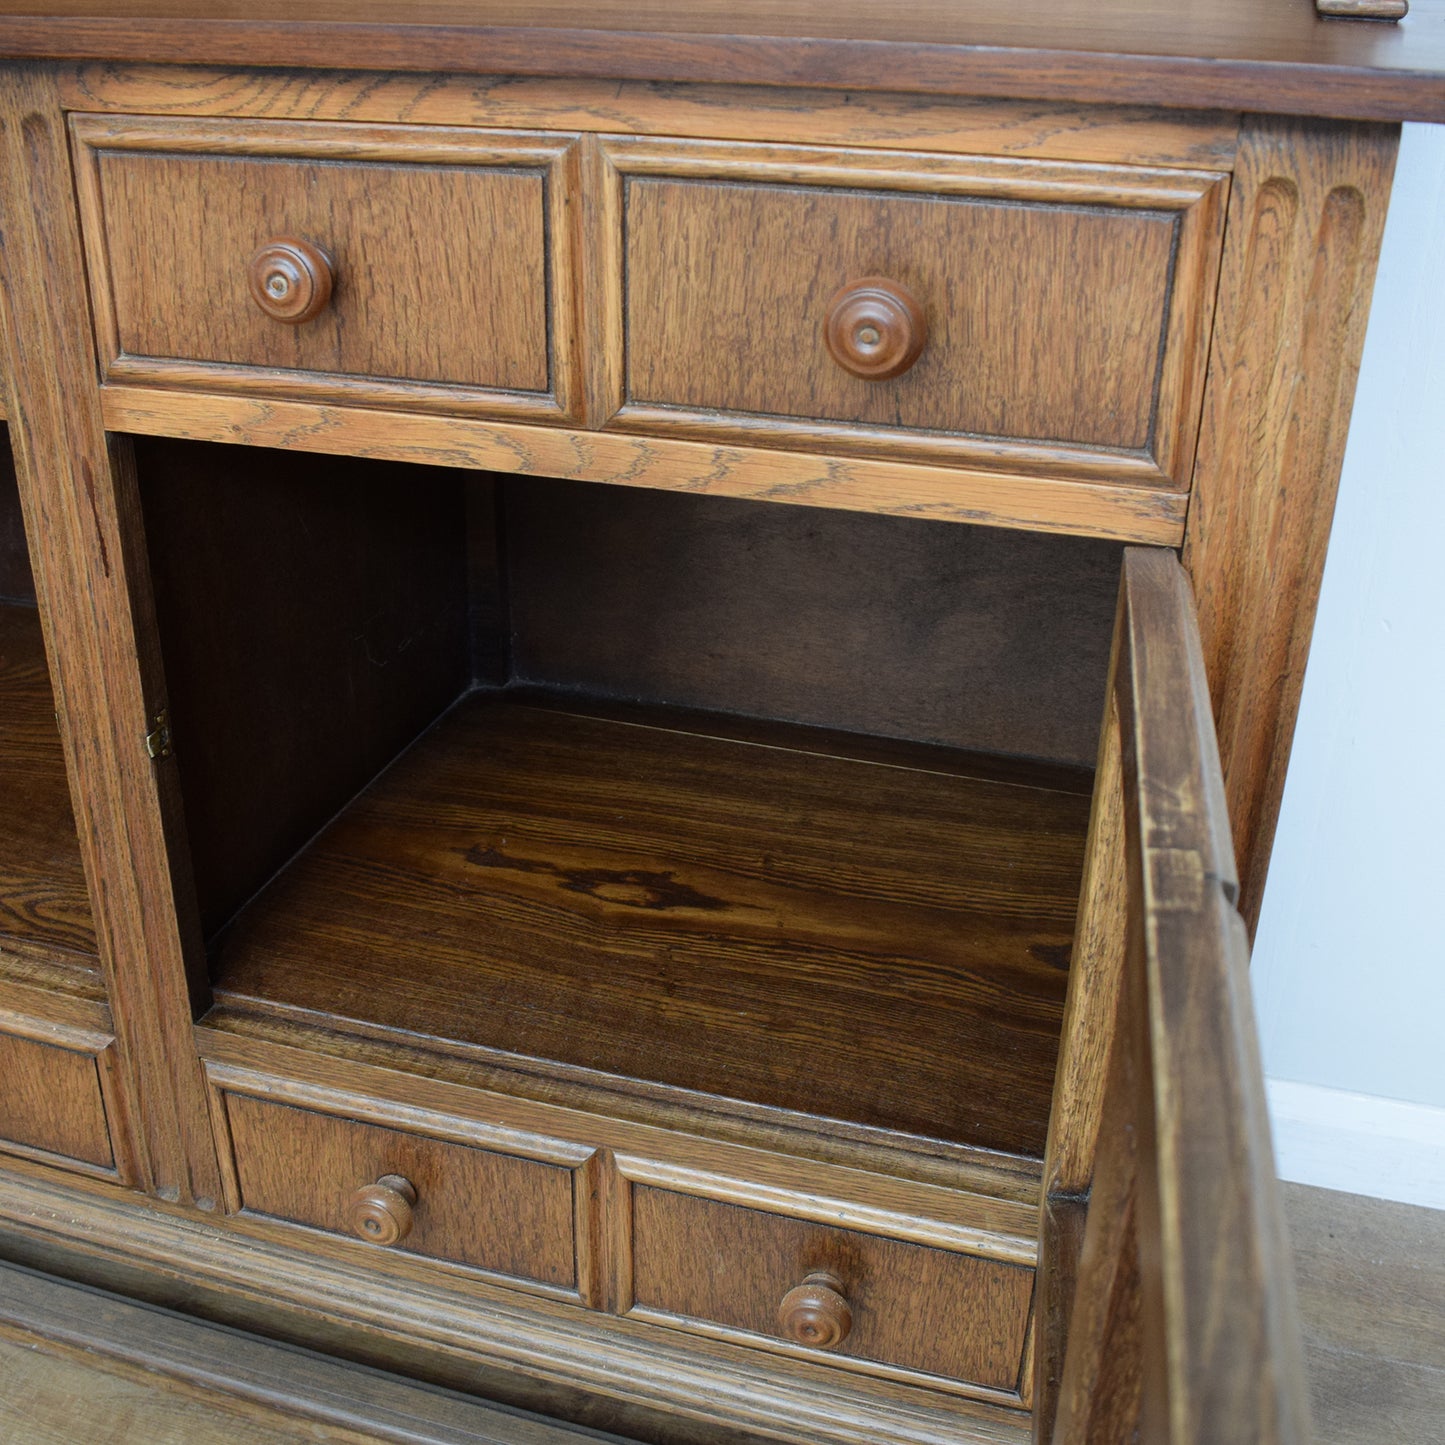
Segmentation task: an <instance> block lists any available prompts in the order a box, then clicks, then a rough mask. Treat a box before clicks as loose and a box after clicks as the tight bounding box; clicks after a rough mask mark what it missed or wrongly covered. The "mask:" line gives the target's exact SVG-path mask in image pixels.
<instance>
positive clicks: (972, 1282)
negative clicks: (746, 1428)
mask: <svg viewBox="0 0 1445 1445" xmlns="http://www.w3.org/2000/svg"><path fill="white" fill-rule="evenodd" d="M632 1199H633V1259H632V1270H633V1280H632V1295H633V1312H634V1313H635V1314H639V1315H641V1316H644V1317H659V1316H661V1317H666V1318H667V1321H668V1322H670V1323H686V1322H696V1323H698V1324H700V1325H702V1326H704V1327H707V1326H721V1327H723V1330H724V1331H725V1332H726V1331H738V1332H742V1333H745V1334H747V1335H750V1336H755V1337H756V1336H762V1337H765V1338H767V1339H769V1340H771V1341H774V1342H777V1343H787V1341H786V1339H785V1337H784V1335H783V1332H782V1329H781V1326H780V1323H779V1308H780V1306H781V1304H782V1301H783V1298H784V1296H785V1295H787V1294H788V1293H789V1291H790V1290H793V1289H794V1288H796V1287H797V1286H799V1285H800V1284H801V1283H802V1282H803V1281H804V1280H805V1278H806V1277H807V1276H808V1275H809V1274H811V1273H814V1272H826V1273H828V1274H831V1275H832V1276H834V1278H835V1279H836V1280H837V1281H838V1284H839V1288H840V1292H841V1293H842V1294H843V1296H844V1298H845V1299H846V1300H847V1303H848V1306H849V1307H850V1309H851V1315H852V1321H851V1328H850V1329H849V1331H848V1333H847V1335H846V1337H845V1338H844V1339H843V1340H842V1342H841V1344H839V1345H838V1346H837V1347H836V1349H834V1350H833V1351H831V1353H828V1354H823V1353H821V1352H819V1353H818V1358H820V1359H828V1358H835V1357H843V1358H847V1359H850V1360H854V1361H871V1362H875V1363H877V1364H881V1365H888V1366H894V1367H897V1368H899V1369H903V1370H907V1371H916V1372H919V1373H921V1374H926V1375H933V1376H941V1377H944V1378H946V1379H950V1380H960V1381H964V1382H966V1383H969V1384H974V1385H981V1386H984V1387H987V1388H990V1389H995V1390H1001V1391H1013V1390H1016V1389H1017V1388H1018V1384H1019V1371H1020V1367H1021V1362H1022V1357H1023V1350H1024V1342H1025V1336H1026V1333H1027V1329H1028V1316H1029V1302H1030V1299H1031V1296H1032V1293H1033V1271H1032V1270H1031V1269H1028V1268H1025V1267H1023V1266H1021V1265H1013V1264H1005V1263H1001V1262H999V1261H997V1260H989V1259H981V1258H978V1257H976V1256H974V1255H968V1254H960V1253H955V1252H953V1251H951V1250H944V1249H937V1248H933V1247H931V1246H928V1245H921V1244H913V1243H909V1242H906V1241H904V1240H896V1239H888V1238H885V1237H883V1236H881V1235H875V1234H865V1233H863V1232H861V1231H859V1230H850V1229H835V1228H832V1227H830V1226H828V1225H824V1224H817V1223H813V1222H810V1221H808V1220H802V1219H793V1218H790V1217H789V1216H786V1215H781V1214H772V1213H767V1212H764V1211H762V1210H757V1209H751V1208H747V1207H744V1206H742V1205H736V1204H725V1203H720V1202H718V1201H715V1200H710V1199H700V1198H697V1197H695V1196H692V1195H685V1194H678V1193H674V1192H673V1191H671V1190H667V1189H659V1188H654V1187H652V1186H650V1185H642V1184H635V1185H633V1188H632ZM810 1353H812V1352H811V1351H810Z"/></svg>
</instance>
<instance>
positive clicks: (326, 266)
mask: <svg viewBox="0 0 1445 1445" xmlns="http://www.w3.org/2000/svg"><path fill="white" fill-rule="evenodd" d="M246 274H247V280H248V281H249V283H250V287H251V299H252V300H253V301H255V303H256V305H257V306H259V307H260V308H261V310H262V311H264V312H265V313H266V315H267V316H269V317H271V318H272V319H273V320H275V321H285V322H286V323H287V324H288V325H292V326H298V325H300V323H301V322H303V321H310V320H311V318H312V317H313V316H319V315H320V314H321V312H322V311H324V310H325V309H326V303H327V302H328V301H330V300H331V283H332V275H331V259H330V257H329V256H327V254H326V253H325V252H324V251H322V250H321V249H320V248H319V247H317V246H313V245H312V244H311V242H310V241H298V240H297V239H296V238H295V237H294V236H279V237H278V238H277V239H276V240H274V241H268V242H267V243H266V244H265V245H264V246H262V247H261V249H260V250H259V251H257V252H256V254H255V255H254V256H252V257H251V264H250V266H249V267H248V268H247V273H246Z"/></svg>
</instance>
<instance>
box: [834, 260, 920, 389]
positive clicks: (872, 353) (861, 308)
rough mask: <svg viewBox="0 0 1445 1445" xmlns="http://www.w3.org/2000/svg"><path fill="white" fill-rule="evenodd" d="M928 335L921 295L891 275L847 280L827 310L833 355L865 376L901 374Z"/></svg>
mask: <svg viewBox="0 0 1445 1445" xmlns="http://www.w3.org/2000/svg"><path fill="white" fill-rule="evenodd" d="M927 341H928V316H927V314H926V313H925V312H924V310H923V307H921V306H920V305H919V304H918V298H917V297H916V296H914V295H913V293H912V292H911V291H909V290H908V289H907V288H906V287H903V286H900V285H899V284H898V283H897V282H896V281H890V280H889V279H888V278H887V277H886V276H865V277H863V279H862V280H860V281H850V282H848V283H847V284H845V285H844V286H843V288H842V289H841V290H840V291H839V292H838V293H837V294H836V295H835V296H834V297H833V299H832V300H831V301H830V302H829V303H828V309H827V311H826V312H825V313H824V315H823V344H824V345H825V346H827V348H828V355H829V356H831V357H832V358H833V360H834V361H836V362H837V363H838V365H839V366H841V367H842V368H843V370H844V371H847V372H851V373H852V374H853V375H854V376H858V377H862V378H863V380H865V381H891V380H892V379H893V378H894V377H895V376H902V375H903V373H904V372H905V371H907V370H908V369H909V367H911V366H912V365H913V363H914V362H915V361H917V360H918V357H919V353H920V352H922V350H923V348H924V346H925V344H926V343H927Z"/></svg>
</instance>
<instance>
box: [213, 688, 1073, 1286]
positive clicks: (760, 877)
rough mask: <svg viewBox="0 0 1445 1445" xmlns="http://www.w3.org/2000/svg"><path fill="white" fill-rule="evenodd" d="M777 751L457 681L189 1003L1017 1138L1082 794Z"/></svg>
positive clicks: (1047, 1017) (1043, 1049)
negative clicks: (509, 699) (204, 992)
mask: <svg viewBox="0 0 1445 1445" xmlns="http://www.w3.org/2000/svg"><path fill="white" fill-rule="evenodd" d="M796 747H797V749H799V750H797V751H793V750H785V749H782V748H778V747H775V746H756V745H754V746H749V745H747V744H742V743H735V742H730V741H726V740H719V739H710V738H707V737H705V736H700V735H697V734H690V733H683V732H674V731H669V730H668V729H667V728H666V726H662V727H654V728H647V727H640V726H629V725H625V724H619V723H612V722H606V721H599V720H594V719H590V718H588V717H587V716H585V715H577V714H568V713H563V712H556V711H544V710H538V709H530V708H523V707H518V706H515V705H510V704H508V703H506V702H505V701H498V700H495V699H493V698H490V697H488V696H486V695H478V696H476V697H474V698H471V699H468V700H466V701H464V702H463V703H462V704H460V705H459V706H458V707H457V708H456V709H455V710H454V711H453V712H452V713H451V714H449V715H448V716H447V718H446V719H444V720H443V722H442V723H440V724H439V725H438V726H437V727H436V728H435V729H433V730H432V731H431V732H430V733H428V734H427V736H426V737H425V738H424V739H423V740H422V741H421V742H420V743H419V744H418V746H417V747H416V748H414V749H413V750H412V751H411V752H410V753H408V754H407V755H406V756H405V757H403V758H402V759H401V760H400V761H399V762H398V763H397V764H396V765H394V766H393V767H392V768H391V769H390V771H388V772H387V773H386V774H385V775H384V776H383V777H382V778H381V779H380V780H379V782H378V783H377V784H376V785H374V786H373V787H372V788H371V789H370V790H369V791H368V792H367V793H366V794H364V795H363V796H362V797H361V798H360V799H358V801H357V802H356V803H355V804H353V805H352V806H351V807H350V808H349V809H348V810H347V811H346V813H345V814H343V816H342V817H341V818H340V819H339V820H338V821H337V822H336V823H335V824H334V825H333V826H332V827H331V828H330V829H328V830H327V832H326V833H325V834H323V835H322V837H321V838H320V839H319V840H318V841H317V843H316V844H315V845H313V846H312V847H311V848H310V849H308V850H307V852H306V853H305V854H304V855H302V857H301V858H300V859H298V860H297V861H296V862H295V863H294V864H292V866H291V867H290V868H288V869H287V870H286V871H285V873H283V874H282V875H281V877H280V878H278V879H277V880H276V882H275V883H274V884H273V885H272V886H271V887H270V888H269V889H268V890H267V891H266V893H265V894H263V895H262V896H261V897H260V898H259V899H258V900H257V901H256V902H255V903H253V904H252V905H251V906H250V907H249V908H248V909H247V910H246V912H245V913H243V914H242V915H241V917H240V919H239V920H238V922H237V924H236V926H235V928H234V929H233V930H232V931H231V932H230V933H229V934H228V936H227V937H226V938H225V939H224V940H223V942H222V945H221V947H220V950H219V953H218V956H217V960H216V969H217V981H216V996H217V999H218V1001H222V1002H226V1003H229V1004H232V1005H235V1006H242V1005H244V1006H245V1007H248V1008H251V1009H256V1010H263V1011H275V1012H279V1013H281V1014H282V1015H283V1016H284V1015H285V1014H287V1013H288V1012H290V1013H294V1012H295V1011H297V1010H305V1011H310V1012H311V1013H312V1014H314V1015H315V1016H316V1017H317V1018H318V1020H320V1019H324V1018H325V1017H327V1016H335V1017H336V1018H337V1019H339V1020H357V1021H362V1022H364V1023H367V1024H369V1025H372V1026H376V1027H380V1028H382V1029H387V1030H393V1031H395V1030H406V1031H408V1032H409V1033H410V1034H411V1035H413V1036H420V1035H427V1034H432V1035H437V1036H439V1037H442V1038H446V1039H451V1040H456V1041H459V1042H462V1043H466V1044H471V1045H475V1046H477V1047H480V1048H484V1049H490V1050H504V1051H506V1053H507V1055H508V1056H510V1057H512V1058H513V1059H514V1060H515V1062H516V1066H518V1067H530V1068H533V1069H536V1068H539V1067H540V1068H543V1069H545V1068H546V1061H547V1060H556V1061H560V1062H562V1063H566V1064H572V1065H579V1066H582V1067H585V1068H588V1069H593V1070H600V1071H603V1072H604V1073H607V1074H612V1075H622V1076H628V1077H637V1078H643V1079H649V1080H652V1081H654V1082H657V1083H661V1084H667V1085H672V1086H675V1087H679V1088H684V1089H689V1090H697V1091H701V1092H703V1093H708V1094H717V1095H721V1096H723V1097H725V1098H740V1099H745V1100H748V1101H750V1102H753V1103H760V1104H766V1105H770V1106H774V1107H777V1108H781V1109H790V1110H799V1111H803V1112H805V1113H809V1114H815V1115H822V1116H824V1117H826V1118H837V1119H844V1120H849V1121H852V1122H855V1123H863V1124H868V1125H874V1126H877V1127H880V1128H884V1129H899V1130H906V1131H909V1132H912V1133H915V1134H922V1135H925V1136H935V1137H939V1138H942V1139H947V1140H953V1141H957V1142H962V1143H969V1144H975V1145H982V1146H985V1147H989V1148H995V1149H1001V1150H1007V1151H1011V1152H1015V1153H1022V1154H1030V1155H1033V1156H1035V1157H1037V1156H1038V1154H1039V1153H1040V1152H1041V1151H1042V1147H1043V1136H1044V1129H1045V1125H1046V1121H1047V1111H1048V1097H1049V1091H1050V1087H1051V1084H1052V1076H1053V1066H1054V1052H1055V1047H1056V1044H1057V1036H1058V1028H1059V1014H1060V1009H1061V1006H1062V998H1063V989H1064V981H1065V972H1064V969H1065V964H1066V960H1067V952H1068V943H1069V937H1070V933H1071V929H1072V925H1073V914H1074V908H1075V905H1076V901H1077V890H1078V881H1079V869H1080V866H1081V862H1082V840H1083V832H1084V826H1085V814H1086V810H1087V800H1086V799H1084V798H1082V797H1080V796H1078V795H1077V794H1074V793H1059V792H1048V791H1040V790H1036V789H1030V788H1027V787H1018V786H1005V785H999V784H996V783H979V782H974V781H973V780H971V779H968V778H965V777H957V776H948V775H945V774H941V773H930V772H922V771H912V770H909V769H907V768H901V767H887V766H877V765H872V764H860V763H857V762H852V761H849V760H846V759H839V758H830V757H828V756H826V755H818V754H814V753H812V752H810V751H808V748H809V740H808V736H807V734H806V733H801V734H799V736H798V740H797V744H796ZM528 1058H530V1059H532V1060H534V1061H535V1062H532V1063H530V1064H528V1063H527V1062H526V1061H527V1059H528ZM775 1303H776V1301H775Z"/></svg>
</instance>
